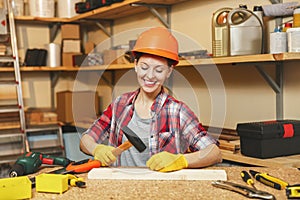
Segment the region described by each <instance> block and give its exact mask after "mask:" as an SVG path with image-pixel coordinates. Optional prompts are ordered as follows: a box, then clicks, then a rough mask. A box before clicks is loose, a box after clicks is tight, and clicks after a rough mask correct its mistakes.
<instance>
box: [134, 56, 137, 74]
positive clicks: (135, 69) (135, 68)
mask: <svg viewBox="0 0 300 200" xmlns="http://www.w3.org/2000/svg"><path fill="white" fill-rule="evenodd" d="M136 64H137V62H136V59H134V71H135V72H137V66H136Z"/></svg>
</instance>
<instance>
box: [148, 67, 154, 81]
mask: <svg viewBox="0 0 300 200" xmlns="http://www.w3.org/2000/svg"><path fill="white" fill-rule="evenodd" d="M154 76H155V74H154V69H152V68H150V69H149V70H148V71H147V78H149V79H152V78H153V77H154Z"/></svg>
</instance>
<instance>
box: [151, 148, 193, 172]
mask: <svg viewBox="0 0 300 200" xmlns="http://www.w3.org/2000/svg"><path fill="white" fill-rule="evenodd" d="M146 165H147V167H149V168H150V169H151V170H155V171H160V172H171V171H177V170H180V169H184V168H187V166H188V162H187V160H186V158H185V157H184V155H183V154H172V153H169V152H166V151H163V152H160V153H158V154H155V155H153V156H152V157H151V158H150V159H149V160H148V161H147V163H146Z"/></svg>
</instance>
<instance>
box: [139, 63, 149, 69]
mask: <svg viewBox="0 0 300 200" xmlns="http://www.w3.org/2000/svg"><path fill="white" fill-rule="evenodd" d="M139 67H140V68H141V69H142V70H147V69H149V66H148V65H145V64H140V65H139Z"/></svg>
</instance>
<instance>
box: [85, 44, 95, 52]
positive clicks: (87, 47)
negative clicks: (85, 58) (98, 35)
mask: <svg viewBox="0 0 300 200" xmlns="http://www.w3.org/2000/svg"><path fill="white" fill-rule="evenodd" d="M94 48H95V44H94V43H93V42H86V43H85V44H84V53H85V54H89V53H93V52H94Z"/></svg>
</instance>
